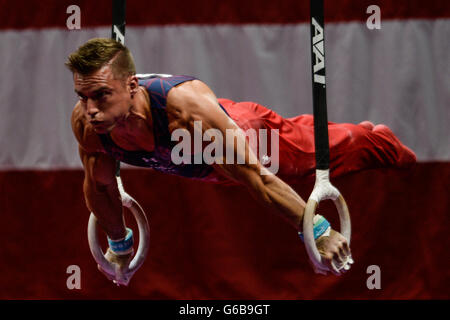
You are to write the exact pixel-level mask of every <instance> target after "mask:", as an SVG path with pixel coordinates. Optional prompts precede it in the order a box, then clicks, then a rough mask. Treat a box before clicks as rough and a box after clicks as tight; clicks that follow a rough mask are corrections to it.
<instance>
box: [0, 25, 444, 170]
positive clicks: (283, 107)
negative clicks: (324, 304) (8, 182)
mask: <svg viewBox="0 0 450 320" xmlns="http://www.w3.org/2000/svg"><path fill="white" fill-rule="evenodd" d="M109 33H110V29H109V28H95V29H81V31H69V30H61V29H43V30H25V31H1V32H0V43H2V45H1V46H0V57H2V58H1V59H0V70H2V72H1V75H0V77H1V83H2V85H1V86H0V101H1V104H0V111H1V117H0V150H1V152H0V169H11V168H16V169H17V168H19V169H25V168H29V169H54V168H80V167H81V163H80V160H79V157H78V152H77V144H76V141H75V139H74V137H73V134H72V132H71V128H70V114H71V111H72V108H73V106H74V104H75V102H76V96H75V94H74V93H73V84H72V79H71V75H70V73H69V72H68V71H67V70H66V69H65V67H64V61H65V58H66V56H67V55H68V54H69V53H70V52H72V51H73V50H75V49H76V48H77V47H78V46H79V45H81V44H82V43H84V42H85V41H86V40H88V39H90V38H92V37H99V36H104V37H108V36H109ZM448 34H450V19H438V20H401V21H384V22H383V24H382V29H381V30H368V29H367V27H366V25H365V23H363V22H361V23H359V22H352V23H337V24H328V25H326V26H325V51H326V68H327V69H326V74H327V89H328V91H327V100H328V118H329V121H333V122H353V123H358V122H360V121H362V120H371V121H373V122H375V123H385V124H387V125H388V126H390V127H391V128H392V129H393V131H394V132H395V133H396V134H397V135H398V137H399V138H400V139H401V140H402V141H403V142H404V143H405V144H406V145H408V146H409V147H411V148H412V149H413V150H414V151H416V153H417V155H418V158H419V160H421V161H431V160H442V161H449V160H450V148H449V147H448V146H449V145H450V127H449V126H448V123H449V122H450V108H449V101H450V80H449V77H448V75H449V74H450V64H449V63H448V52H449V51H450V44H449V42H448V41H443V39H447V36H448ZM126 43H127V45H128V46H129V47H130V49H131V50H132V52H133V55H134V57H135V59H136V66H137V69H138V72H142V73H146V72H158V73H159V72H161V73H164V74H185V75H192V76H196V77H198V78H200V79H201V80H204V81H205V82H206V83H208V84H209V85H210V87H211V88H212V89H213V90H214V91H215V92H216V94H217V95H218V96H219V97H223V98H230V99H234V100H253V101H256V102H259V103H261V104H263V105H266V106H267V107H269V108H271V109H273V110H274V111H276V112H278V113H280V114H281V115H283V116H286V117H290V116H294V115H297V114H300V113H312V103H311V71H310V70H311V68H310V48H309V26H308V25H307V24H296V25H218V26H158V27H128V28H127V39H126Z"/></svg>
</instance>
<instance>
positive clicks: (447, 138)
mask: <svg viewBox="0 0 450 320" xmlns="http://www.w3.org/2000/svg"><path fill="white" fill-rule="evenodd" d="M71 5H77V6H78V7H79V8H80V17H81V19H80V29H74V30H69V29H68V27H67V20H68V19H70V16H71V14H72V13H73V12H72V11H69V13H67V11H68V10H67V8H68V7H69V6H71ZM370 5H377V6H378V7H379V8H380V16H381V22H380V23H381V25H380V26H381V28H380V29H369V28H368V26H367V24H366V21H367V20H368V19H369V17H370V16H371V15H372V14H373V12H372V13H371V12H369V13H367V8H368V7H369V6H370ZM0 8H1V10H0V44H1V45H0V70H1V73H0V78H1V86H0V101H1V104H0V110H1V116H0V150H1V151H0V169H1V171H0V191H1V192H0V217H1V221H2V225H3V228H2V229H3V230H2V232H1V233H0V239H1V241H2V243H3V245H2V246H1V248H0V256H1V257H2V259H0V275H1V276H0V287H1V288H3V289H2V290H1V291H0V298H8V299H9V298H35V299H36V298H37V299H40V298H80V297H81V298H99V297H101V298H128V297H129V298H150V299H151V298H174V299H196V298H203V299H208V298H216V299H222V298H244V299H245V298H247V299H254V298H258V299H265V298H267V299H297V298H300V299H314V298H350V299H351V298H369V299H371V298H375V299H396V298H403V299H404V298H406V299H408V298H416V299H417V298H419V299H420V298H449V297H450V296H449V293H448V289H447V288H446V286H445V281H442V279H444V278H447V279H448V276H449V271H448V270H450V268H449V264H448V261H450V259H449V254H448V250H446V248H444V247H441V246H442V243H444V241H446V239H447V237H446V233H447V232H448V227H447V226H445V225H443V223H444V217H445V215H446V213H447V212H448V210H449V209H450V202H449V200H448V193H449V190H450V184H449V182H448V181H449V178H450V162H449V159H450V126H448V123H449V122H450V78H449V74H450V55H449V52H450V41H449V39H450V19H449V17H450V5H449V4H448V1H445V0H440V1H439V0H434V1H433V0H431V1H418V0H399V1H387V0H384V1H381V0H378V1H366V0H334V1H325V23H326V27H325V32H326V34H325V41H326V51H327V82H328V86H327V87H328V91H327V100H328V119H329V120H330V121H333V122H360V121H362V120H371V121H373V122H375V123H385V124H387V125H388V126H390V127H391V128H392V129H393V131H394V132H395V133H396V134H397V135H398V137H399V138H400V139H401V140H402V141H403V142H404V143H405V144H406V145H408V146H409V147H410V148H412V149H413V150H414V151H415V152H416V154H417V156H418V160H419V164H418V165H417V166H416V167H415V168H414V169H412V170H410V171H407V172H405V171H400V172H399V171H396V170H394V169H378V170H369V171H366V172H362V173H358V174H354V175H350V176H347V177H344V178H340V179H337V181H335V183H336V185H338V186H339V189H340V190H341V191H342V193H343V194H345V195H346V198H348V203H349V207H350V208H351V212H352V218H353V226H354V231H353V241H352V246H353V251H354V257H355V261H356V264H355V266H354V268H353V270H352V271H351V272H350V273H348V274H347V275H345V276H343V277H340V278H336V277H328V278H325V277H321V276H318V275H314V274H313V273H312V269H311V268H310V266H309V265H308V262H307V257H306V253H305V250H304V249H303V247H302V244H301V242H300V241H299V240H298V239H297V235H296V232H295V231H294V230H292V229H291V227H290V226H288V225H287V224H286V223H285V222H284V221H282V220H281V219H280V218H279V217H277V216H276V214H273V213H272V212H268V211H267V210H265V209H263V208H262V206H261V205H259V204H258V203H255V202H254V201H253V200H252V199H251V198H250V196H249V195H248V194H247V193H246V191H245V190H243V189H242V188H239V187H237V188H236V187H234V188H231V187H223V186H213V185H207V184H203V183H199V182H192V181H189V180H186V179H183V178H177V177H171V176H165V175H161V174H158V173H154V172H152V171H150V170H124V173H123V179H124V183H125V187H126V189H127V191H128V192H129V193H130V194H132V195H133V197H135V198H136V199H138V200H139V202H140V203H141V204H142V205H143V206H145V207H146V210H147V211H148V212H149V216H150V225H151V229H152V239H151V240H152V243H151V248H150V254H149V258H148V261H147V262H146V263H145V264H144V266H143V267H142V269H141V270H140V271H138V273H136V275H135V277H134V279H133V280H132V281H131V285H130V287H128V288H122V289H120V290H118V289H115V290H112V289H111V288H112V287H111V286H112V284H110V282H108V281H107V280H106V279H104V277H103V275H101V274H100V273H99V272H97V270H96V266H95V263H94V261H93V259H92V258H91V257H90V253H89V249H88V246H87V239H86V230H85V229H86V225H87V219H88V211H87V209H86V207H85V205H84V200H83V195H82V180H83V172H82V170H81V162H80V160H79V158H78V153H77V145H76V142H75V139H74V138H73V135H72V132H71V128H70V114H71V111H72V108H73V106H74V104H75V102H76V96H75V94H74V93H73V86H72V79H71V75H70V73H69V72H68V71H67V70H66V69H65V67H64V61H65V59H66V57H67V55H68V54H69V53H70V52H72V51H73V50H75V49H76V48H77V47H78V46H79V45H81V44H82V43H84V42H85V41H87V40H88V39H90V38H92V37H108V36H109V34H110V28H111V27H110V23H111V4H110V1H107V0H101V1H95V2H93V1H79V0H78V1H75V0H73V1H66V0H63V1H56V0H49V1H37V0H36V1H35V0H33V1H22V2H13V1H5V0H0ZM308 19H309V1H304V0H301V1H300V0H282V1H256V0H247V1H238V0H227V1H206V0H204V1H200V0H193V1H184V0H173V1H169V2H168V1H138V0H136V1H128V4H127V31H126V44H127V45H128V46H129V47H130V49H131V50H132V52H133V54H134V57H135V60H136V66H137V69H138V72H139V73H150V72H154V73H171V74H188V75H193V76H196V77H198V78H200V79H201V80H204V81H205V82H206V83H208V84H209V85H210V86H211V88H212V89H213V90H214V91H215V92H216V94H217V95H218V96H219V97H223V98H230V99H234V100H241V101H243V100H253V101H257V102H259V103H261V104H263V105H265V106H267V107H269V108H271V109H273V110H275V111H276V112H278V113H280V114H281V115H283V116H286V117H291V116H295V115H298V114H300V113H312V99H311V80H310V79H311V75H310V65H309V64H310V48H309V23H308ZM312 186H313V185H312V181H299V185H298V186H294V187H295V188H296V190H298V192H299V193H300V194H301V196H302V197H304V198H305V197H307V196H308V195H309V192H310V191H311V189H312ZM187 190H189V191H187ZM324 210H325V211H326V210H327V205H325V207H324ZM330 212H333V210H330ZM330 214H331V213H330ZM331 215H333V214H331ZM330 219H331V220H332V221H334V223H335V224H337V217H333V216H331V217H330ZM128 220H131V219H128ZM129 223H130V224H132V221H129ZM443 261H447V262H445V263H446V264H444V265H443ZM73 264H75V265H78V266H80V268H81V270H82V271H83V273H82V274H83V277H82V288H81V289H79V290H69V289H68V288H67V287H66V278H67V276H68V275H67V274H66V268H67V266H69V265H73ZM370 265H377V266H379V267H380V270H381V275H382V288H381V289H378V290H377V289H374V290H370V289H369V288H368V287H367V283H366V280H367V279H368V277H369V276H370V274H368V273H367V270H368V267H369V266H370ZM7 275H8V276H7Z"/></svg>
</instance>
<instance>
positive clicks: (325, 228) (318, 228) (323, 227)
mask: <svg viewBox="0 0 450 320" xmlns="http://www.w3.org/2000/svg"><path fill="white" fill-rule="evenodd" d="M313 223H314V227H313V233H314V240H316V239H317V238H319V237H321V236H322V235H324V236H329V235H330V232H331V225H330V223H329V222H328V220H327V219H325V218H324V217H323V216H321V215H319V214H316V215H315V216H314V219H313ZM298 235H299V236H300V239H302V241H304V239H303V234H302V233H301V232H299V233H298Z"/></svg>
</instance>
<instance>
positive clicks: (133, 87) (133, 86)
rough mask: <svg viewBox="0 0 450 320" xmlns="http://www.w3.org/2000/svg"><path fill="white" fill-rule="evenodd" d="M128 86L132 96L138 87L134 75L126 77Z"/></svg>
mask: <svg viewBox="0 0 450 320" xmlns="http://www.w3.org/2000/svg"><path fill="white" fill-rule="evenodd" d="M128 87H129V88H130V94H131V97H133V96H134V95H135V94H136V93H137V91H138V88H139V81H138V78H137V77H136V76H130V77H128Z"/></svg>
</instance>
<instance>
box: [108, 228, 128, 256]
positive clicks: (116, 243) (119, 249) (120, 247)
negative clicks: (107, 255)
mask: <svg viewBox="0 0 450 320" xmlns="http://www.w3.org/2000/svg"><path fill="white" fill-rule="evenodd" d="M107 238H108V244H109V248H110V249H111V251H112V252H114V253H115V254H117V255H125V254H129V253H131V252H133V244H134V240H133V230H131V229H130V228H127V235H126V236H125V238H123V239H118V240H111V239H110V238H109V237H107Z"/></svg>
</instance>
